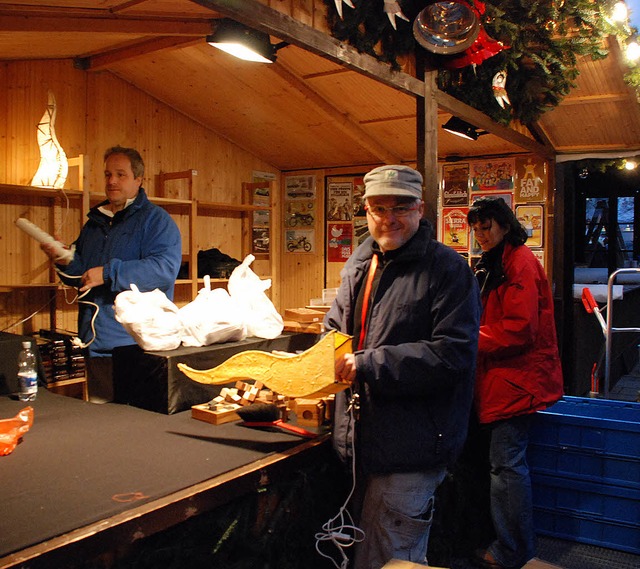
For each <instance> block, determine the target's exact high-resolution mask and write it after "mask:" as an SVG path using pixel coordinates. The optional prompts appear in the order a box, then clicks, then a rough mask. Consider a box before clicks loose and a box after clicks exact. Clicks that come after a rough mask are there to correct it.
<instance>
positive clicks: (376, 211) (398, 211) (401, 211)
mask: <svg viewBox="0 0 640 569" xmlns="http://www.w3.org/2000/svg"><path fill="white" fill-rule="evenodd" d="M364 209H365V210H366V211H368V212H369V213H370V214H371V215H372V217H374V218H376V219H382V218H383V217H385V216H386V215H387V213H391V214H392V215H393V216H394V217H406V216H407V215H409V214H410V213H411V212H412V211H415V210H417V209H418V206H417V205H414V206H410V205H394V206H393V207H385V206H383V205H365V206H364Z"/></svg>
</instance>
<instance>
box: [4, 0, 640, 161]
mask: <svg viewBox="0 0 640 569" xmlns="http://www.w3.org/2000/svg"><path fill="white" fill-rule="evenodd" d="M266 4H269V2H267V1H264V2H257V1H256V0H245V1H244V2H240V3H239V2H232V1H231V0H128V1H126V0H13V1H6V0H0V61H2V60H25V59H49V58H55V59H60V58H62V59H72V60H74V61H75V62H76V65H78V66H84V67H85V68H86V69H87V72H88V73H100V72H110V73H113V74H115V75H117V76H118V77H120V78H122V79H123V80H125V81H127V82H129V83H131V84H133V85H135V86H137V87H138V88H139V89H141V90H143V91H145V92H147V93H149V94H150V95H151V96H153V97H155V98H157V99H158V100H160V101H162V102H164V103H166V104H168V105H170V106H171V107H173V108H175V109H177V110H179V111H181V112H182V113H184V114H185V115H187V116H189V117H191V118H192V119H194V120H196V121H197V122H199V123H201V124H202V125H204V126H206V127H208V128H210V129H211V130H213V131H214V132H216V133H218V134H219V135H221V136H223V137H225V138H227V139H228V140H230V141H232V142H234V143H235V144H237V145H238V146H240V147H242V148H244V149H246V150H248V151H250V152H252V153H254V154H256V155H257V156H259V157H260V158H262V159H263V160H265V161H267V162H269V163H271V164H272V165H274V166H275V167H276V168H278V169H280V170H283V171H288V170H301V169H311V168H331V167H340V166H350V165H358V166H360V165H369V164H377V163H380V162H387V163H391V162H410V163H411V162H415V161H416V160H417V153H418V148H417V146H418V145H417V143H416V141H417V137H418V135H417V127H416V125H417V120H416V112H417V111H416V109H417V99H416V86H415V85H414V83H412V81H411V79H412V77H411V76H410V75H408V74H406V73H401V74H395V73H392V72H391V71H390V70H389V69H388V68H386V66H383V65H381V64H379V63H378V62H376V61H375V60H373V59H372V58H369V57H367V56H361V55H360V54H357V53H356V52H355V51H354V50H352V49H350V48H349V47H348V46H342V45H340V44H338V42H336V41H335V40H333V38H326V36H325V38H322V37H320V36H321V35H322V34H319V32H317V30H314V29H313V27H312V26H315V27H316V28H317V27H321V26H319V25H318V24H319V23H321V22H320V20H321V19H322V18H323V15H322V14H321V13H320V12H319V5H322V2H319V1H316V2H315V4H314V3H313V2H303V3H302V4H307V5H313V6H314V11H313V13H311V14H304V16H305V18H303V19H300V20H299V19H297V18H295V14H294V18H293V19H292V18H290V17H289V16H288V15H287V14H280V13H279V12H274V10H272V9H271V8H269V6H265V5H266ZM271 4H276V5H278V4H282V1H278V2H275V1H272V2H271ZM295 4H300V2H298V1H297V0H290V1H289V5H290V6H291V5H295ZM237 5H241V6H242V7H241V8H238V7H237ZM247 6H249V9H247ZM274 13H276V14H280V16H281V17H280V18H274V17H273V14H274ZM229 16H233V17H235V18H236V19H239V20H240V21H242V20H244V23H251V24H252V25H253V27H255V28H257V29H262V30H263V31H269V32H270V33H271V35H272V41H273V43H277V42H279V41H282V40H285V41H287V42H288V43H289V45H287V46H286V47H283V48H282V49H279V50H278V58H277V61H276V63H275V64H272V65H266V64H256V63H247V62H242V61H240V60H238V59H235V58H233V57H231V56H229V55H227V54H225V53H223V52H220V51H218V50H216V49H214V48H212V47H211V46H209V45H208V44H207V43H206V42H205V36H206V35H207V34H209V33H211V30H212V24H213V21H214V20H215V19H217V18H220V17H229ZM238 16H239V17H238ZM303 20H306V21H303ZM270 22H271V25H270ZM301 30H302V31H301ZM275 32H278V33H275ZM312 32H315V33H312ZM329 39H330V40H331V41H328V40H329ZM327 46H328V47H327ZM609 48H610V56H609V57H608V58H607V59H605V60H604V61H598V62H593V61H591V60H590V59H584V60H581V62H580V76H579V78H578V81H577V83H578V86H577V88H576V89H575V90H574V91H572V92H571V93H570V95H569V96H568V97H567V98H566V99H565V100H564V102H563V103H562V104H561V105H560V106H559V107H557V108H556V109H554V110H553V111H550V112H548V113H546V114H545V115H543V117H542V119H541V120H540V121H539V122H538V123H537V124H535V125H530V127H529V128H525V127H523V126H520V127H519V128H517V129H515V130H512V129H506V128H504V127H501V126H499V125H497V124H495V123H493V121H491V120H490V119H488V118H487V117H485V116H484V115H482V114H481V113H479V112H477V111H475V110H474V109H471V108H470V107H467V106H466V105H462V104H461V103H459V102H457V101H455V100H453V99H452V98H451V97H448V96H446V95H445V94H444V93H439V95H438V97H437V98H436V102H437V104H438V107H439V112H438V129H437V133H438V134H437V145H438V157H439V158H440V159H449V160H455V159H457V158H459V157H462V158H464V157H477V156H492V155H504V154H517V153H522V152H529V151H535V152H538V153H540V154H543V155H545V156H547V157H554V156H555V155H571V157H582V156H585V155H588V156H602V157H604V156H629V155H633V154H634V153H636V152H637V153H638V154H640V105H639V104H638V101H637V99H636V95H635V93H634V91H633V90H631V89H630V88H628V87H627V86H626V85H625V83H624V81H623V79H622V77H623V72H624V67H623V63H622V61H623V60H622V55H621V53H620V49H619V46H618V45H617V42H616V41H615V40H611V41H610V45H609ZM327 52H328V53H329V57H327ZM363 70H364V72H363ZM374 77H376V78H374ZM418 86H419V84H418ZM418 100H419V98H418ZM452 113H455V114H457V115H459V116H462V117H463V118H466V119H467V120H470V121H471V122H473V123H474V124H475V125H476V126H478V127H480V128H481V129H484V130H485V131H487V134H485V135H483V136H481V137H480V138H479V139H478V140H477V141H465V140H463V139H461V138H459V137H456V136H453V135H450V134H448V133H447V132H446V131H444V130H442V129H441V128H439V127H440V126H441V125H442V124H444V123H445V122H446V121H447V120H448V119H449V117H450V116H451V114H452ZM561 159H566V157H565V156H562V157H561Z"/></svg>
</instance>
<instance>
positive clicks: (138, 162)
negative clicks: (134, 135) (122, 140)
mask: <svg viewBox="0 0 640 569" xmlns="http://www.w3.org/2000/svg"><path fill="white" fill-rule="evenodd" d="M112 154H124V155H125V156H126V157H127V158H128V159H129V162H131V171H132V172H133V177H134V178H142V177H144V162H143V161H142V156H140V153H139V152H138V151H137V150H136V149H135V148H126V147H124V146H112V147H111V148H107V150H106V151H105V153H104V161H105V162H106V161H107V158H109V156H111V155H112Z"/></svg>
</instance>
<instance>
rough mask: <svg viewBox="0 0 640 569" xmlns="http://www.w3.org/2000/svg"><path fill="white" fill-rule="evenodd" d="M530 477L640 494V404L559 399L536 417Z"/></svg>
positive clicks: (530, 452) (531, 440)
mask: <svg viewBox="0 0 640 569" xmlns="http://www.w3.org/2000/svg"><path fill="white" fill-rule="evenodd" d="M528 458H529V464H530V466H531V470H532V472H539V473H544V474H549V475H558V476H565V477H570V478H573V479H580V480H587V481H592V482H606V483H608V484H613V485H621V486H625V487H629V488H634V489H640V403H629V402H624V401H611V400H604V399H590V398H584V397H569V396H566V397H563V398H562V400H560V401H559V402H558V403H556V404H555V405H553V406H552V407H550V408H549V409H547V410H545V411H541V412H539V413H536V416H535V419H534V424H533V427H532V430H531V438H530V442H529V456H528Z"/></svg>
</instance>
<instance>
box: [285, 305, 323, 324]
mask: <svg viewBox="0 0 640 569" xmlns="http://www.w3.org/2000/svg"><path fill="white" fill-rule="evenodd" d="M323 318H324V312H322V311H320V310H314V309H312V308H287V309H285V311H284V319H285V320H293V321H294V322H303V323H309V322H322V319H323Z"/></svg>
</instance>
